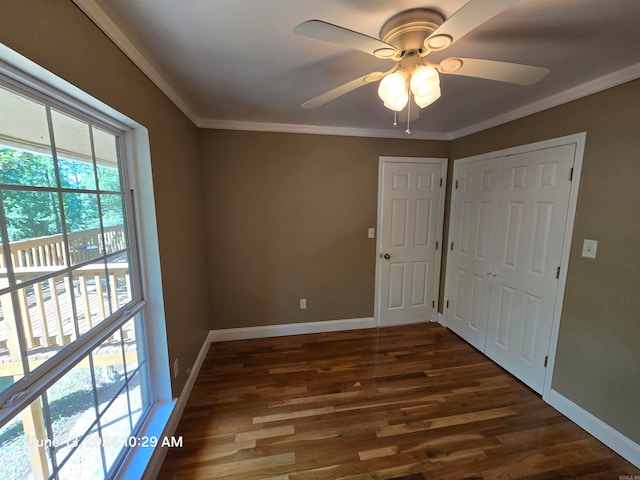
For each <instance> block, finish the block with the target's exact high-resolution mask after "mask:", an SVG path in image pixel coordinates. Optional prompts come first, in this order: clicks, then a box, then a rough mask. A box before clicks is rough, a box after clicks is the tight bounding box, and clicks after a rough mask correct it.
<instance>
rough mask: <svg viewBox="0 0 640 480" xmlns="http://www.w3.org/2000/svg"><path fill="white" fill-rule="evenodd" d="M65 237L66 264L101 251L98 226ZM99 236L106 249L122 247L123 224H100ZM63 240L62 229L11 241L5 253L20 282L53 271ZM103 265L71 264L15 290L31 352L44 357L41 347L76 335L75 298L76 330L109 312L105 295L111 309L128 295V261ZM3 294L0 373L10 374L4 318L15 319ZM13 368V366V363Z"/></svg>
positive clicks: (2, 280)
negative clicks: (8, 252)
mask: <svg viewBox="0 0 640 480" xmlns="http://www.w3.org/2000/svg"><path fill="white" fill-rule="evenodd" d="M68 240H69V244H70V256H71V259H72V264H76V263H79V262H82V261H86V260H91V259H92V258H95V257H97V256H98V255H99V254H100V253H99V252H101V251H102V242H101V235H100V229H93V230H86V231H84V232H76V233H72V234H69V235H68ZM105 242H106V245H107V251H108V252H115V251H118V250H122V249H124V248H126V239H125V236H124V229H123V227H122V226H117V227H108V228H105ZM63 245H64V244H63V240H62V235H52V236H48V237H40V238H32V239H28V240H22V241H18V242H12V243H11V258H12V262H13V271H14V275H15V277H16V280H17V281H18V282H19V283H20V282H23V281H25V280H28V279H32V278H34V277H37V276H43V275H48V274H53V273H55V272H57V271H59V270H60V269H61V267H64V266H66V265H67V263H66V262H65V261H64V258H65V253H64V248H63ZM2 253H3V252H2V248H1V247H0V286H6V285H7V284H8V281H7V276H6V275H7V274H6V272H7V269H6V263H5V258H4V255H2ZM107 271H108V273H107V272H106V271H105V268H104V264H89V265H85V266H82V267H79V268H78V269H75V270H74V271H73V274H72V275H71V278H70V277H69V275H66V274H61V275H58V276H53V277H49V278H47V279H46V280H43V281H41V282H37V283H34V284H33V285H31V286H29V287H26V288H23V289H20V290H18V307H19V311H20V321H21V322H22V330H23V332H24V337H25V338H24V340H25V343H26V345H25V346H26V347H27V351H28V352H33V353H34V354H38V353H36V352H37V351H40V350H41V351H42V352H41V353H42V355H44V356H45V357H46V356H47V351H49V352H50V351H55V350H57V348H55V347H62V346H64V345H66V344H68V343H70V342H71V341H73V340H74V339H75V338H76V330H75V326H74V320H73V309H72V305H74V304H75V308H76V312H77V317H78V323H79V329H80V333H81V334H82V333H84V332H86V331H88V330H89V329H90V328H92V327H93V326H94V325H95V324H97V323H99V322H100V321H102V320H103V319H104V318H106V317H107V316H109V297H110V298H111V304H112V305H111V306H112V309H113V311H115V310H117V309H118V308H120V306H122V305H123V304H125V303H127V302H129V301H130V300H131V281H130V277H129V265H128V263H109V264H108V269H107ZM109 292H111V295H109ZM8 300H9V299H8V298H7V296H3V298H2V304H1V306H2V315H1V316H0V356H2V351H3V350H4V355H5V356H7V355H8V357H10V358H9V359H6V358H5V359H4V360H2V359H1V358H0V376H5V375H10V374H12V375H15V374H16V372H17V370H16V372H12V371H9V370H12V367H11V366H10V365H11V364H13V363H16V361H17V360H18V359H19V351H14V350H16V348H17V345H15V340H14V339H11V338H9V336H10V335H11V328H10V325H9V324H11V323H12V322H15V320H16V319H15V318H14V317H15V316H14V315H13V312H12V308H11V303H10V302H9V301H8ZM125 335H126V333H125ZM12 340H13V341H12ZM37 347H43V348H41V349H38V348H37ZM51 347H53V348H51ZM34 349H35V350H34ZM7 360H8V361H7ZM7 368H9V370H7ZM15 368H16V369H19V367H18V365H15Z"/></svg>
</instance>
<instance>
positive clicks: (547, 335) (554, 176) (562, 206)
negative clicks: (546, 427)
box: [445, 133, 585, 395]
mask: <svg viewBox="0 0 640 480" xmlns="http://www.w3.org/2000/svg"><path fill="white" fill-rule="evenodd" d="M584 142H585V134H584V133H582V134H576V135H570V136H567V137H561V138H558V139H553V140H548V141H544V142H538V143H536V144H532V145H525V146H521V147H516V148H512V149H508V150H503V151H500V152H493V153H490V154H483V155H479V156H476V157H471V158H468V159H462V160H460V161H458V162H456V165H455V166H454V185H455V181H456V180H458V188H457V189H455V188H454V190H453V195H452V207H451V214H450V217H451V218H450V225H451V227H450V228H451V230H450V231H451V232H452V233H451V235H450V241H449V244H448V247H451V242H453V250H452V251H449V252H448V253H449V256H448V260H447V282H446V284H447V285H446V295H445V302H448V303H445V322H446V325H447V326H448V327H449V328H451V329H452V330H453V331H454V332H456V333H458V334H459V335H460V336H461V337H462V338H464V339H465V340H467V341H469V343H471V344H472V345H474V346H475V347H476V348H478V349H479V350H480V351H482V352H484V353H485V354H486V355H487V356H488V357H489V358H491V359H493V360H494V361H496V362H497V363H498V364H500V365H501V366H503V367H504V368H505V369H507V370H508V371H510V372H511V373H513V374H514V375H515V376H516V377H518V378H519V379H520V380H522V381H523V382H525V383H527V384H528V385H529V386H530V387H531V388H533V389H534V390H536V391H538V392H541V393H542V392H544V393H545V395H546V394H548V392H549V390H550V388H551V380H552V378H551V377H552V375H550V374H548V373H550V372H552V368H553V364H554V360H555V358H554V356H555V350H556V345H557V337H558V331H559V322H560V313H561V309H562V303H563V298H564V287H565V285H566V271H567V267H568V257H569V251H570V244H571V237H572V232H573V221H574V218H575V208H576V204H577V193H578V187H579V177H580V173H581V166H582V154H583V151H584ZM490 172H495V173H497V175H494V174H493V173H491V174H490ZM489 176H493V177H494V178H495V179H496V185H497V187H496V185H494V186H493V187H495V188H493V189H492V188H489V187H490V185H487V183H486V182H487V178H489ZM571 177H573V181H571V180H570V178H571ZM465 182H466V183H465ZM483 223H484V226H483ZM487 232H488V234H486V233H487ZM485 234H486V235H485ZM558 272H559V275H558ZM447 305H448V307H447ZM547 356H548V360H549V362H547Z"/></svg>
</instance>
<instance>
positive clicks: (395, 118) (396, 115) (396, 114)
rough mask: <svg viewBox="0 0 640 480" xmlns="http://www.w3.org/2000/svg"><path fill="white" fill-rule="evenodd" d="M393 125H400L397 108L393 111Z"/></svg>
mask: <svg viewBox="0 0 640 480" xmlns="http://www.w3.org/2000/svg"><path fill="white" fill-rule="evenodd" d="M393 126H394V127H397V126H398V112H397V111H396V110H394V111H393Z"/></svg>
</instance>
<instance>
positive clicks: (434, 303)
mask: <svg viewBox="0 0 640 480" xmlns="http://www.w3.org/2000/svg"><path fill="white" fill-rule="evenodd" d="M431 308H436V301H435V300H434V301H433V302H431Z"/></svg>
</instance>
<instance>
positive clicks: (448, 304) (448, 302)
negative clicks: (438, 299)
mask: <svg viewBox="0 0 640 480" xmlns="http://www.w3.org/2000/svg"><path fill="white" fill-rule="evenodd" d="M447 308H449V300H447Z"/></svg>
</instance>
